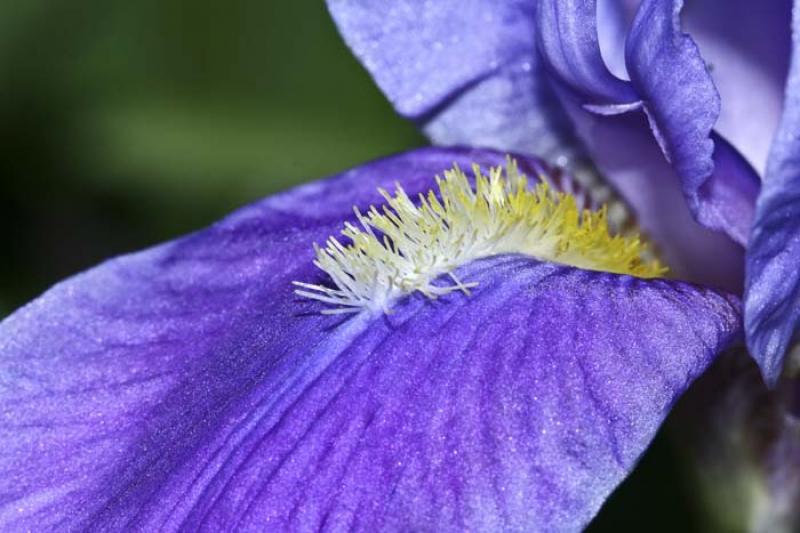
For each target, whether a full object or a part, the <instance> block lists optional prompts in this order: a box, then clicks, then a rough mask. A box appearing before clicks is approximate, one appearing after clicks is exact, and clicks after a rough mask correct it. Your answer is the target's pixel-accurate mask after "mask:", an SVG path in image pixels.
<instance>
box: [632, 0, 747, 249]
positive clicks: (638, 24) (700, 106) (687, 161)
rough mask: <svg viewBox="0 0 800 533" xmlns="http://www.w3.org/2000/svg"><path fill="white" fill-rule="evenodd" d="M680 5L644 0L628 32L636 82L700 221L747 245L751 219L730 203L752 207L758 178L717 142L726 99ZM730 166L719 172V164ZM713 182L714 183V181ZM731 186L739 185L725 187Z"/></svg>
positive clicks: (672, 0) (666, 0) (674, 0)
mask: <svg viewBox="0 0 800 533" xmlns="http://www.w3.org/2000/svg"><path fill="white" fill-rule="evenodd" d="M682 4H683V2H682V1H680V0H644V1H643V2H642V4H641V5H640V7H639V10H638V12H637V14H636V18H635V19H634V21H633V25H632V28H631V31H630V34H629V35H628V39H627V44H626V57H627V65H628V72H629V73H630V76H631V82H632V83H633V85H634V86H635V87H636V91H637V92H638V94H639V95H640V96H641V98H642V100H643V101H644V107H643V108H644V110H645V113H646V114H647V117H648V119H649V121H650V125H651V128H652V131H653V134H654V135H655V137H656V140H657V141H658V143H659V145H660V146H661V149H662V151H663V152H664V155H665V156H666V157H667V159H668V160H669V161H670V162H671V163H672V165H673V167H674V168H675V170H676V172H677V173H678V175H679V176H681V179H682V180H683V191H684V194H685V195H686V198H687V200H688V202H689V207H690V208H691V209H692V212H693V213H694V214H695V217H697V220H698V221H699V222H700V223H701V224H703V225H704V226H706V227H709V228H711V229H715V230H719V231H724V232H726V233H727V234H728V235H729V236H731V238H733V239H734V240H736V241H737V242H739V243H740V244H745V243H746V242H747V238H746V237H747V234H748V231H749V228H750V222H751V220H752V219H751V218H750V217H748V216H747V213H746V212H745V213H739V216H735V215H734V216H727V215H729V213H728V212H726V210H725V207H724V204H726V203H728V202H731V201H732V202H735V203H736V204H737V205H748V206H749V205H752V204H753V203H754V201H755V198H756V195H757V194H758V183H759V180H758V177H757V175H756V174H755V171H754V170H753V169H752V168H751V167H750V166H749V165H747V164H745V162H744V160H741V163H743V164H735V163H733V162H732V160H733V159H734V158H735V157H736V155H735V154H734V155H730V156H729V155H725V154H722V153H721V152H729V151H731V150H732V148H731V147H730V146H729V145H728V144H727V143H717V145H716V146H715V143H714V142H713V141H712V140H711V135H712V127H713V125H714V123H715V122H716V120H717V118H718V117H719V114H720V98H719V94H718V93H717V90H716V88H715V86H714V83H713V81H712V80H711V76H710V74H709V73H708V70H707V68H706V64H705V62H704V60H703V58H702V56H701V55H700V51H699V50H698V49H697V46H696V45H695V43H694V41H693V40H692V39H691V37H689V36H688V35H687V34H684V33H682V31H681V28H680V18H679V15H680V10H681V6H682ZM723 158H724V159H725V160H726V161H728V162H729V164H727V165H726V167H725V168H723V169H720V168H717V167H715V165H714V163H715V159H717V160H720V159H723ZM710 181H712V182H713V183H709V182H710ZM726 181H731V182H734V183H733V184H726V183H724V182H726Z"/></svg>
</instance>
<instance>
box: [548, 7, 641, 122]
mask: <svg viewBox="0 0 800 533" xmlns="http://www.w3.org/2000/svg"><path fill="white" fill-rule="evenodd" d="M597 14H598V11H597V5H596V2H595V1H593V0H567V1H564V0H539V2H538V3H537V16H536V35H537V38H538V41H539V48H540V50H541V52H542V55H543V56H544V58H545V60H546V61H547V65H548V67H549V68H550V69H551V71H552V72H553V73H555V74H556V75H557V76H558V78H559V79H560V80H561V81H562V82H564V83H565V84H567V85H568V86H570V87H571V88H572V89H573V90H575V91H576V92H577V93H578V94H580V95H581V97H582V98H583V99H584V101H583V103H584V104H589V105H591V106H592V107H594V108H598V109H606V110H607V111H606V112H610V111H608V110H616V112H624V111H626V110H630V109H633V108H635V107H636V106H638V102H639V97H638V96H637V94H636V93H635V92H634V90H633V89H632V87H631V86H630V83H629V82H627V81H624V80H621V79H619V78H617V77H616V76H614V75H613V74H612V73H611V72H610V71H609V70H608V67H606V64H605V62H604V61H603V57H602V55H601V53H600V40H599V37H598V33H597Z"/></svg>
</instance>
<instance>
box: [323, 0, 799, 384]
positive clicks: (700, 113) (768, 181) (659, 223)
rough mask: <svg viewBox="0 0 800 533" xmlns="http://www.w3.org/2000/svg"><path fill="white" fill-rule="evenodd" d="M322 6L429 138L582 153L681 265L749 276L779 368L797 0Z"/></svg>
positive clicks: (753, 346) (750, 315)
mask: <svg viewBox="0 0 800 533" xmlns="http://www.w3.org/2000/svg"><path fill="white" fill-rule="evenodd" d="M433 4H435V5H433ZM329 5H330V8H331V11H332V13H333V15H334V17H335V18H336V20H337V22H338V24H339V27H340V29H341V31H342V33H343V35H344V37H345V39H346V40H347V42H348V43H349V45H350V46H351V47H352V49H353V50H354V52H355V53H356V55H357V56H358V57H359V58H360V59H361V60H362V61H363V63H364V64H365V66H366V67H367V68H368V70H370V72H371V73H372V74H373V76H374V77H375V79H376V81H377V82H378V84H379V85H380V86H381V88H382V89H383V90H384V91H385V93H386V94H387V95H388V97H389V98H390V99H391V101H392V102H393V103H394V105H395V107H396V108H397V110H398V111H399V112H400V113H401V114H402V115H404V116H406V117H408V118H410V119H412V120H414V121H415V122H417V123H418V124H419V125H420V126H421V127H422V128H423V130H424V131H425V132H426V133H427V134H428V135H429V136H430V138H431V139H432V140H433V141H434V142H435V143H437V144H442V145H452V144H467V145H472V146H475V145H477V146H486V147H493V148H497V149H501V150H513V151H517V152H521V153H528V154H536V155H539V156H541V157H544V158H545V159H547V160H551V161H555V162H557V163H559V164H561V165H563V166H566V167H568V168H571V169H572V170H573V171H575V173H576V174H577V175H578V177H580V174H581V173H582V172H581V170H582V167H585V166H586V160H587V158H588V159H590V160H591V161H592V164H593V165H595V166H596V167H597V168H599V170H600V171H602V174H603V175H604V176H605V177H606V178H607V179H608V180H610V181H611V182H612V183H613V184H614V185H615V186H616V188H617V189H618V190H619V192H620V193H622V195H623V196H624V197H625V198H626V199H627V200H628V201H629V202H630V203H631V204H632V205H633V207H634V210H635V214H636V216H637V219H638V222H639V224H640V226H641V227H642V228H643V229H644V230H645V231H646V232H648V234H649V235H650V236H651V237H652V238H653V239H654V240H655V241H656V242H657V243H658V244H659V245H660V246H661V247H662V252H663V254H664V256H665V257H666V259H667V262H668V263H669V264H670V266H671V267H672V268H673V271H674V272H676V273H677V274H678V275H679V276H680V277H686V278H690V279H695V280H699V281H705V282H708V283H711V284H714V285H717V286H719V285H720V284H724V285H725V286H727V287H728V288H730V289H732V290H734V291H736V292H739V291H740V290H741V287H742V286H743V285H745V289H746V290H745V324H746V334H747V344H748V347H749V349H750V353H751V354H752V356H753V357H754V358H755V360H756V361H757V362H758V364H759V366H760V367H761V369H762V372H763V376H764V378H765V380H766V381H767V382H768V383H769V384H771V385H774V384H775V383H776V382H777V379H778V378H779V376H780V374H781V371H782V370H783V367H784V359H785V357H786V353H787V351H788V350H789V349H790V346H791V341H792V339H793V336H794V331H795V329H796V326H797V324H798V321H800V311H799V310H800V306H798V298H800V296H798V294H800V292H799V291H800V288H799V287H800V273H798V271H797V269H796V268H794V265H796V264H797V262H798V260H800V248H798V247H797V246H796V244H795V243H796V242H798V235H800V233H798V232H799V231H800V227H798V225H797V222H796V220H797V219H798V217H797V216H796V212H795V210H796V209H797V208H798V207H797V206H800V199H798V197H797V190H800V186H798V185H797V184H796V183H795V180H798V179H800V177H799V176H800V168H798V165H800V163H798V157H800V156H798V154H800V147H798V146H797V143H798V140H797V138H798V136H797V130H798V127H800V125H799V124H798V121H800V118H798V117H800V111H798V106H800V103H798V96H797V95H798V91H799V90H800V87H798V83H800V82H798V76H800V74H798V70H799V69H800V65H793V66H792V70H791V72H789V60H790V57H791V52H792V49H793V47H794V46H796V42H795V43H794V44H793V42H792V39H791V25H792V24H791V23H792V2H791V1H789V0H775V1H770V2H749V1H743V0H734V1H726V2H718V1H714V0H695V1H693V2H689V4H688V6H687V7H686V9H685V10H684V11H685V12H683V11H682V7H683V2H682V1H680V0H643V1H641V2H628V1H622V0H620V1H612V0H608V1H600V2H596V1H594V0H567V1H560V0H538V1H530V0H518V1H510V2H499V3H498V2H483V1H473V2H466V3H462V2H459V3H457V4H456V3H451V2H436V3H422V2H415V1H406V2H394V3H393V5H392V7H391V8H385V7H382V6H379V5H378V4H376V3H374V2H368V1H360V0H329ZM734 20H735V23H732V22H731V21H734ZM684 24H685V26H686V29H688V30H689V32H690V34H687V33H684V32H683V29H684V28H683V25H684ZM760 176H763V190H761V192H760V194H759V190H760V189H762V185H761V180H760ZM756 198H758V202H757V203H756ZM684 200H685V202H686V204H687V205H688V207H689V211H690V212H691V215H692V217H691V219H694V220H696V221H697V222H698V223H699V224H700V225H702V226H703V227H705V228H708V229H711V230H714V231H716V232H719V233H722V234H725V235H727V236H728V237H729V238H730V241H729V242H723V241H722V240H721V239H718V238H717V239H715V238H713V237H712V236H709V235H708V234H706V233H704V232H703V231H701V230H699V228H698V227H697V226H696V225H695V224H694V223H693V222H692V220H691V219H690V217H689V216H687V213H686V209H685V208H683V207H682V206H681V205H679V204H680V203H682V201H684ZM733 243H737V244H738V245H739V246H738V249H737V246H735V245H734V244H733ZM743 248H746V257H745V258H742V255H741V254H742V253H743V250H742V249H743ZM745 263H746V270H747V279H746V283H745V280H744V279H743V276H742V267H743V266H744V265H745Z"/></svg>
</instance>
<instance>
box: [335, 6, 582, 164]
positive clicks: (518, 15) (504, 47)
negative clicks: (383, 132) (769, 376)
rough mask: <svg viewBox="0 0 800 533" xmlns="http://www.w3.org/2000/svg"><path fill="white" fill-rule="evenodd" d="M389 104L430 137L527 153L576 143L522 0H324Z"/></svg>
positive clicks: (554, 152)
mask: <svg viewBox="0 0 800 533" xmlns="http://www.w3.org/2000/svg"><path fill="white" fill-rule="evenodd" d="M328 8H329V10H330V12H331V15H332V16H333V18H334V20H335V21H336V24H337V26H338V27H339V30H340V32H341V33H342V36H343V37H344V39H345V41H346V42H347V44H348V45H349V46H350V48H351V49H352V50H353V52H354V53H355V55H356V56H357V57H358V58H359V60H361V62H362V63H363V64H364V66H365V67H366V68H367V70H369V72H370V73H371V74H372V76H373V78H374V79H375V81H376V83H377V84H378V86H379V87H380V88H381V89H382V90H383V92H384V93H385V94H386V95H387V97H388V98H389V100H390V101H391V102H392V104H393V105H394V106H395V108H396V109H397V111H398V112H399V113H400V114H401V115H403V116H405V117H407V118H410V119H412V120H414V122H415V123H416V124H417V125H418V126H419V127H420V128H421V129H422V130H423V131H424V132H425V134H426V135H427V136H428V137H429V138H430V139H431V140H432V141H433V142H434V143H435V144H438V145H442V146H453V145H466V146H478V147H486V148H496V149H500V150H510V151H515V152H520V153H526V154H534V155H538V156H541V157H546V158H548V159H549V160H554V159H555V158H556V157H558V156H560V155H562V152H563V150H566V149H573V150H574V149H577V146H576V141H575V138H574V136H572V134H571V128H570V124H569V121H568V120H567V119H566V117H565V115H564V114H563V112H562V111H561V109H560V105H559V103H558V100H557V98H556V97H555V95H554V93H553V91H552V88H551V87H550V83H549V80H548V79H547V77H546V76H545V75H544V73H543V67H542V65H541V61H540V58H539V56H538V54H537V53H536V44H535V38H534V28H533V25H534V15H533V12H534V6H533V5H532V3H531V2H529V1H526V0H514V1H510V2H494V1H491V0H470V1H467V2H423V1H421V0H403V1H399V2H391V3H382V2H370V1H368V0H328Z"/></svg>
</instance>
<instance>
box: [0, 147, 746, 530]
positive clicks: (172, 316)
mask: <svg viewBox="0 0 800 533" xmlns="http://www.w3.org/2000/svg"><path fill="white" fill-rule="evenodd" d="M501 158H502V156H501V155H500V154H494V153H490V152H468V151H448V150H424V151H420V152H414V153H410V154H405V155H401V156H397V157H394V158H390V159H386V160H382V161H378V162H376V163H373V164H370V165H366V166H364V167H361V168H358V169H354V170H352V171H349V172H346V173H344V174H342V175H340V176H338V177H335V178H333V179H330V180H327V181H323V182H319V183H316V184H312V185H308V186H304V187H301V188H298V189H295V190H293V191H290V192H287V193H283V194H280V195H277V196H275V197H272V198H269V199H267V200H264V201H262V202H259V203H257V204H254V205H252V206H249V207H247V208H244V209H243V210H241V211H239V212H237V213H234V214H233V215H231V216H230V217H228V218H227V219H225V220H223V221H221V222H220V223H218V224H216V225H214V226H212V227H210V228H209V229H207V230H204V231H201V232H199V233H196V234H194V235H190V236H188V237H185V238H183V239H179V240H177V241H174V242H172V243H168V244H165V245H162V246H159V247H156V248H154V249H151V250H147V251H144V252H141V253H138V254H135V255H131V256H127V257H122V258H119V259H115V260H112V261H109V262H107V263H105V264H103V265H101V266H99V267H97V268H95V269H93V270H91V271H89V272H86V273H84V274H81V275H79V276H77V277H75V278H73V279H71V280H68V281H66V282H64V283H62V284H60V285H58V286H56V287H54V288H53V289H51V290H50V291H48V292H47V293H46V294H45V295H43V296H42V297H41V298H39V299H37V300H35V301H34V302H32V303H31V304H29V305H28V306H26V307H24V308H23V309H21V310H19V311H18V312H17V313H15V314H14V315H12V316H11V317H10V318H9V319H7V320H6V321H4V322H3V323H2V324H0V414H2V417H3V424H2V425H1V426H0V447H2V449H3V453H2V454H0V502H2V503H0V528H2V529H10V530H27V529H48V528H49V529H59V530H76V529H91V530H106V531H108V530H111V531H114V530H131V529H133V530H159V531H172V530H177V529H180V528H184V529H191V530H207V531H220V530H255V529H259V530H263V529H268V530H269V529H277V530H282V529H286V528H290V529H302V530H305V529H319V528H330V529H358V530H375V529H381V528H387V529H403V528H404V529H419V528H421V527H428V528H432V529H443V530H463V529H498V528H507V529H523V528H525V529H531V528H533V529H537V528H538V529H546V530H549V529H560V530H575V529H578V528H580V527H581V526H583V525H584V524H585V523H586V522H587V521H588V520H589V519H590V518H591V517H592V516H593V515H594V513H595V512H596V511H597V509H598V508H599V506H600V505H601V504H602V502H603V500H604V498H605V497H606V496H607V495H608V493H609V492H610V491H611V490H612V489H613V488H614V487H615V486H616V484H617V483H619V481H620V480H621V479H622V478H623V477H624V476H625V475H626V474H627V473H628V472H629V471H630V469H631V468H632V467H633V465H634V464H635V462H636V460H637V458H638V456H639V455H640V454H641V452H642V451H643V449H644V448H645V447H646V446H647V444H648V442H649V441H650V439H651V438H652V436H653V435H654V433H655V431H656V429H657V427H658V425H659V424H660V422H661V421H662V419H663V418H664V416H665V415H666V413H667V411H668V410H669V407H670V406H671V405H672V403H673V401H674V400H675V399H676V397H677V396H678V395H679V394H680V393H681V392H682V391H683V390H684V389H685V388H686V387H687V386H688V384H689V383H690V382H691V381H692V379H693V378H694V377H696V376H697V375H698V374H699V373H701V372H702V371H703V370H704V369H705V367H706V366H707V365H708V364H709V362H710V361H711V360H712V359H713V357H714V355H715V354H716V353H717V352H719V351H720V350H721V349H723V348H725V347H726V346H727V345H728V344H730V342H732V341H733V340H735V339H736V338H737V337H738V335H739V333H740V332H739V327H738V303H737V302H736V300H735V299H734V298H732V297H728V296H724V295H721V294H718V293H715V292H713V291H710V290H705V289H701V288H698V287H695V286H691V285H687V284H683V283H677V282H669V281H663V280H654V281H644V280H638V279H633V278H629V277H626V276H618V275H611V274H603V273H597V272H587V271H582V270H578V269H575V268H570V267H563V266H556V265H551V264H545V263H539V262H536V261H534V260H532V259H528V258H521V257H515V256H505V257H497V258H493V259H490V260H485V261H481V262H476V263H473V264H471V265H468V266H467V267H465V268H464V269H462V270H461V271H460V272H459V275H460V276H461V277H463V278H464V279H467V278H468V279H470V280H473V281H477V282H479V285H478V287H477V288H476V289H475V291H474V294H473V295H472V296H466V295H463V294H460V293H459V294H451V295H449V296H447V297H446V298H444V299H443V300H440V301H431V300H427V299H425V298H423V297H422V296H413V297H410V298H408V299H406V300H404V301H403V302H400V303H399V304H398V305H397V306H396V308H395V311H396V312H395V314H393V315H390V316H384V315H375V314H368V313H362V314H359V315H356V316H352V317H350V318H349V319H345V320H343V319H341V318H340V317H331V316H323V315H320V314H319V313H318V311H319V310H320V309H319V305H320V304H318V303H316V302H308V301H299V300H298V299H297V298H296V297H295V296H294V295H293V294H292V289H291V285H290V281H291V280H295V279H300V280H312V281H313V280H314V277H315V276H317V275H318V274H317V272H318V271H316V270H315V269H314V267H313V265H312V264H311V262H312V259H313V251H312V249H311V247H310V243H311V242H313V241H315V240H316V241H319V240H321V239H323V238H324V237H325V236H327V235H328V234H330V233H332V232H333V231H335V229H336V227H337V226H338V225H339V222H338V219H339V218H340V217H341V218H346V217H347V216H348V215H347V213H348V211H349V209H350V206H351V205H352V204H357V205H359V206H362V207H364V206H366V205H367V204H369V203H370V202H376V201H377V200H378V198H379V196H378V195H377V193H374V192H368V191H372V189H373V187H375V186H376V185H377V186H386V185H388V184H390V183H391V182H392V181H393V180H395V179H399V181H400V183H401V184H402V185H403V186H404V187H405V188H406V190H407V191H408V192H409V193H412V194H413V193H415V192H418V191H421V190H423V189H424V188H427V187H428V186H429V185H430V179H429V176H430V175H431V174H434V173H436V172H439V171H441V170H442V169H443V168H446V167H447V166H449V165H450V164H451V163H452V162H453V161H455V162H458V163H460V164H462V165H466V162H467V161H469V160H470V159H477V160H478V161H479V162H482V163H485V164H494V163H496V162H497V160H498V159H501ZM525 164H528V165H531V164H532V165H535V164H536V162H535V161H526V162H525Z"/></svg>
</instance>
